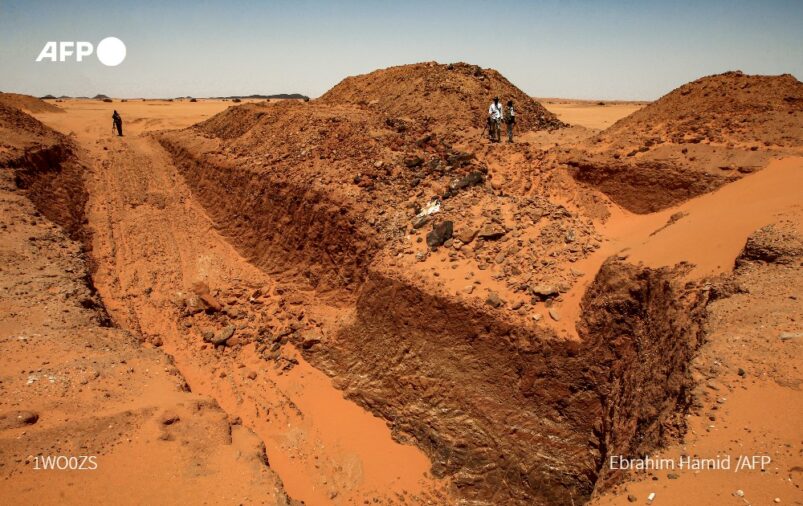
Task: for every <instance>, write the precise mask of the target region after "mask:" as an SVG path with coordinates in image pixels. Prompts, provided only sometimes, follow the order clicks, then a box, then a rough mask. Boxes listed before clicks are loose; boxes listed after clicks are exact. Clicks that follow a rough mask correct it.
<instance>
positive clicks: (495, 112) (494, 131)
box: [488, 97, 502, 142]
mask: <svg viewBox="0 0 803 506" xmlns="http://www.w3.org/2000/svg"><path fill="white" fill-rule="evenodd" d="M501 122H502V104H500V103H499V97H494V101H493V102H491V107H489V108H488V136H489V138H490V140H491V142H499V140H500V137H501V135H502V131H501V127H500V123H501Z"/></svg>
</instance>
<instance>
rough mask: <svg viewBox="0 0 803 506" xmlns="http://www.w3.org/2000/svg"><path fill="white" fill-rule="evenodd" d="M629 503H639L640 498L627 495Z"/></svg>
mask: <svg viewBox="0 0 803 506" xmlns="http://www.w3.org/2000/svg"><path fill="white" fill-rule="evenodd" d="M627 501H628V502H636V501H638V497H636V496H634V495H633V494H627Z"/></svg>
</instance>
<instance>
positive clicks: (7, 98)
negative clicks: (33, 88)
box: [0, 93, 64, 114]
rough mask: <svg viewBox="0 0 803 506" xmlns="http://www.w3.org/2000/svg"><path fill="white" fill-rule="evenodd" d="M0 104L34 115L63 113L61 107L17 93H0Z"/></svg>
mask: <svg viewBox="0 0 803 506" xmlns="http://www.w3.org/2000/svg"><path fill="white" fill-rule="evenodd" d="M0 104H2V105H6V106H9V107H16V108H17V109H24V110H26V111H28V112H31V113H34V114H36V113H40V112H64V109H62V108H61V107H58V106H56V105H53V104H49V103H47V102H45V101H44V100H41V99H39V98H36V97H32V96H30V95H21V94H19V93H0Z"/></svg>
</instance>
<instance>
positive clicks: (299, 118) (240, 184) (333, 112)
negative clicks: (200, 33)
mask: <svg viewBox="0 0 803 506" xmlns="http://www.w3.org/2000/svg"><path fill="white" fill-rule="evenodd" d="M471 68H472V67H469V66H452V68H451V69H449V68H448V66H438V65H436V64H420V65H414V66H408V67H400V68H396V69H389V70H387V71H378V72H377V73H376V74H375V75H377V76H380V77H381V78H382V79H390V78H391V77H392V80H395V79H399V81H400V82H401V86H402V87H401V88H393V87H392V86H390V84H382V83H377V84H375V86H376V89H377V90H379V89H383V92H384V93H389V96H390V97H392V98H393V99H392V100H391V99H388V101H387V102H386V103H384V105H382V104H381V103H380V102H375V103H374V104H373V105H371V104H370V102H366V103H360V102H359V101H352V99H351V98H349V99H348V100H347V99H346V98H338V97H346V96H348V95H349V93H352V92H354V90H356V89H360V90H362V89H364V86H363V85H362V84H360V85H359V86H358V85H357V84H359V83H360V82H361V81H362V80H364V79H370V78H369V77H367V76H362V77H358V78H353V80H346V81H345V82H344V83H342V84H341V85H338V87H336V88H335V89H334V90H333V91H332V92H330V94H327V95H325V96H324V97H322V98H321V99H318V100H313V101H310V102H308V103H304V102H279V103H256V104H244V105H241V106H236V107H230V108H228V109H227V110H226V111H224V112H222V113H220V114H218V115H216V116H214V117H212V118H209V119H207V120H205V121H203V122H201V123H198V124H196V125H194V126H192V127H189V128H186V129H183V130H174V131H163V132H158V133H156V134H154V136H155V137H156V139H157V140H158V141H159V142H160V143H161V145H162V146H163V147H164V148H165V149H166V150H167V152H168V153H169V154H170V155H171V156H172V159H173V162H174V163H175V165H176V166H177V168H178V170H179V171H180V172H181V174H182V175H183V176H184V179H185V181H186V182H187V184H188V185H189V187H190V188H191V189H192V192H193V194H194V195H196V196H197V197H198V200H199V201H200V202H201V203H202V205H203V206H204V208H205V210H206V212H207V213H208V215H209V217H210V218H212V220H214V222H215V224H216V226H217V227H219V230H220V231H221V232H222V233H223V234H225V236H226V237H227V239H228V240H230V241H231V243H232V244H233V245H234V246H235V247H236V248H237V250H238V252H239V253H240V254H241V255H243V256H244V257H245V258H247V259H248V260H249V261H250V262H251V263H253V264H254V265H256V266H258V267H259V268H261V269H263V270H264V271H266V272H270V273H280V274H281V276H282V277H283V278H284V279H286V280H288V281H290V282H292V283H293V284H294V285H298V286H305V287H308V288H309V291H310V292H311V293H315V297H316V300H318V301H320V303H321V304H327V305H328V304H331V306H328V307H323V308H318V309H317V310H316V312H315V313H313V311H312V309H310V312H309V313H306V312H304V313H294V316H293V317H292V320H291V321H285V322H284V323H282V324H281V325H280V326H279V327H278V328H276V329H274V330H275V332H276V333H275V336H278V337H273V338H272V339H277V338H278V340H279V342H281V339H282V337H283V336H286V337H287V336H289V337H287V339H289V340H291V341H293V342H296V343H299V345H300V346H301V349H302V350H303V351H302V353H303V354H304V356H305V358H307V359H308V360H309V361H311V362H312V363H313V365H315V366H317V367H319V368H320V369H322V370H324V371H326V372H327V373H328V374H330V375H331V376H334V377H336V378H337V382H338V383H337V384H338V388H342V389H343V390H344V392H345V393H346V396H347V397H348V398H350V399H352V400H355V401H356V402H358V403H359V404H361V405H362V406H363V407H366V408H367V409H370V410H371V411H372V412H373V413H375V414H377V415H379V416H382V417H384V418H385V419H386V420H387V421H388V423H389V424H390V425H391V427H392V430H393V431H394V433H395V434H398V435H399V437H400V438H402V439H405V440H408V441H412V442H415V443H416V444H417V445H418V446H419V447H420V448H421V449H422V450H424V451H425V452H426V453H427V454H428V455H429V456H430V458H431V459H432V461H433V468H432V472H433V475H434V476H436V477H449V479H450V480H452V481H453V482H454V483H455V485H456V487H457V489H458V490H459V493H460V495H461V496H462V497H464V498H467V499H471V500H476V501H477V504H502V503H504V504H570V503H571V502H572V501H575V500H578V499H582V500H585V499H587V498H588V497H589V496H590V495H591V493H592V492H593V490H594V489H595V487H596V486H598V485H599V486H606V484H607V483H608V482H609V481H610V482H612V481H614V480H615V477H608V476H606V473H605V471H604V470H603V469H602V463H603V462H604V461H605V457H606V455H607V453H606V452H611V451H616V450H618V449H623V451H624V450H625V449H626V450H627V451H628V452H629V451H631V450H632V451H633V452H637V451H641V450H643V449H646V448H648V447H654V446H655V445H657V444H659V443H660V441H661V440H662V438H663V434H664V432H662V430H661V429H660V427H662V426H663V424H665V423H666V424H670V422H671V421H670V420H669V414H671V413H674V412H676V411H683V410H684V409H685V406H686V404H687V402H686V399H685V398H684V392H685V391H686V389H685V387H683V388H681V386H683V385H685V384H686V383H687V381H688V371H687V370H686V368H685V364H686V362H687V357H688V355H689V353H691V352H692V350H693V349H694V348H695V347H696V346H697V345H698V342H699V336H698V329H697V327H696V319H697V316H698V315H697V310H698V309H699V308H700V307H701V304H703V303H704V301H701V300H698V298H697V297H696V295H695V293H696V289H689V290H686V289H685V288H683V285H682V284H678V283H676V282H675V280H676V279H678V278H679V277H680V276H681V272H680V271H679V270H677V271H676V270H672V269H668V270H666V269H665V270H656V271H652V270H649V269H642V268H640V267H634V266H628V265H625V264H624V263H622V262H612V263H609V264H607V265H608V266H607V267H606V270H605V272H604V275H601V276H596V275H594V274H586V273H584V272H583V271H582V270H580V269H579V266H580V265H583V264H584V263H585V261H590V259H591V257H592V256H595V257H596V256H597V255H596V252H597V251H598V250H600V249H602V248H603V237H602V236H601V235H600V233H599V231H598V229H597V227H596V223H595V219H594V216H596V215H593V216H592V214H591V212H590V211H589V209H590V208H591V207H592V206H591V205H590V204H588V203H587V200H584V199H583V198H580V197H578V198H576V199H575V198H574V197H573V196H572V192H573V191H574V190H575V189H576V188H577V186H578V185H577V183H576V182H575V181H574V180H572V179H571V178H570V177H568V176H567V175H565V174H560V173H562V172H563V171H558V170H553V169H556V167H554V166H551V165H548V164H546V163H544V162H545V160H544V158H545V156H546V152H544V151H542V150H541V149H540V148H537V147H535V146H533V145H531V144H530V143H528V142H517V143H514V144H512V145H507V144H501V145H498V144H494V145H491V144H489V143H487V142H486V141H483V140H481V139H479V138H478V137H479V136H477V135H476V133H477V130H478V129H477V124H476V122H475V120H476V119H477V118H479V120H480V121H482V118H484V116H485V108H486V107H487V103H486V100H487V95H489V94H490V95H493V94H495V93H496V91H495V90H492V91H488V90H485V91H482V90H484V87H483V84H482V83H483V82H484V81H488V80H490V78H489V77H487V76H486V77H484V78H483V79H479V77H476V76H474V74H473V71H471V72H468V70H470V69H471ZM398 69H401V70H398ZM421 70H427V71H426V72H419V71H421ZM399 72H400V73H399ZM409 72H412V73H413V74H415V73H416V72H419V73H420V75H421V76H422V79H423V80H422V81H421V83H420V85H419V86H410V87H409V88H408V87H407V86H408V83H407V81H410V80H412V78H411V77H410V76H408V77H407V79H402V77H403V76H405V75H407V73H409ZM397 73H399V74H397ZM387 75H390V76H391V77H387ZM480 75H483V76H485V74H480ZM488 75H490V74H488ZM369 76H370V75H369ZM427 76H430V77H427ZM431 76H446V77H448V78H449V79H453V80H454V83H458V84H459V83H461V82H464V81H468V82H472V83H473V85H476V86H478V87H479V88H478V89H479V90H480V91H478V92H476V97H478V98H477V102H478V103H477V105H476V110H475V109H471V108H470V107H469V106H467V105H466V104H467V103H469V102H470V101H469V100H468V99H466V98H465V97H468V96H469V94H466V92H465V91H462V92H461V91H460V89H461V88H459V87H458V88H455V89H453V92H452V93H446V92H444V90H443V89H440V88H437V91H432V92H430V94H429V95H424V94H425V93H427V91H426V90H427V86H432V84H431V83H430V84H429V85H426V84H425V83H427V82H429V81H428V79H430V78H431ZM454 76H457V77H454ZM433 79H434V78H433ZM499 79H500V82H501V79H502V78H501V77H499ZM472 80H476V82H473V81H472ZM433 82H437V80H435V81H433ZM505 82H506V81H505ZM372 86H374V85H372ZM455 86H456V85H455ZM511 88H512V86H511ZM394 89H398V90H399V91H398V92H394V91H393V90H394ZM349 90H352V91H349ZM347 92H348V93H347ZM378 92H379V91H377V93H378ZM354 93H356V92H354ZM394 93H398V97H397V96H395V95H394ZM461 93H462V94H461ZM359 95H365V98H366V99H370V94H366V92H364V91H360V92H359ZM416 95H418V96H420V97H421V98H417V97H416ZM499 95H500V98H502V100H505V96H504V94H503V93H502V92H499ZM404 97H406V98H404ZM480 97H485V98H482V100H481V101H480ZM355 100H356V94H355ZM514 100H517V99H515V98H514ZM427 101H429V102H431V107H428V108H427V107H424V106H425V105H426V104H427ZM418 104H420V105H421V106H422V107H420V108H419V107H417V105H418ZM532 104H534V106H538V104H537V103H535V102H532ZM532 104H531V105H532ZM538 107H540V106H538ZM405 108H406V109H405ZM520 110H521V107H520ZM405 111H406V112H405ZM423 112H427V113H428V114H430V116H424V115H423V114H421V113H423ZM450 122H451V123H450ZM461 122H462V123H461ZM480 124H481V123H480ZM444 125H446V126H448V125H452V126H453V127H454V128H451V129H450V128H445V127H444ZM466 131H468V132H470V133H471V134H472V135H466ZM501 157H504V158H506V159H508V160H507V161H505V162H502V161H500V158H501ZM508 162H510V163H512V164H513V165H515V166H516V167H517V168H516V169H514V168H512V167H511V166H510V165H509V164H508ZM517 171H520V172H521V173H522V174H523V175H522V177H521V178H520V179H519V178H518V176H515V175H516V174H518V172H517ZM542 171H543V172H542ZM511 176H515V177H511ZM578 193H579V192H578ZM583 193H585V194H589V193H593V194H596V193H597V192H587V191H585V192H583ZM585 198H586V199H587V198H588V195H585ZM600 200H602V198H600ZM600 205H602V204H600ZM603 252H604V250H603ZM586 265H588V264H586ZM589 283H592V284H594V286H595V289H594V291H593V292H592V295H590V296H588V298H587V299H585V300H584V302H583V304H582V305H581V303H580V302H579V301H578V302H577V304H578V306H582V307H577V308H576V311H581V310H582V311H583V314H584V316H583V318H584V319H585V327H584V329H583V330H582V331H580V332H579V335H578V336H573V335H571V334H569V331H568V330H567V329H568V327H569V326H571V328H572V329H574V321H575V320H576V318H578V316H579V315H576V314H574V313H573V312H572V311H575V309H573V306H571V304H570V303H569V297H570V294H572V293H577V292H572V290H573V287H575V286H577V287H582V286H588V284H589ZM578 290H579V288H578ZM659 292H660V293H659ZM647 294H651V295H650V297H647ZM293 305H295V304H290V306H293ZM294 311H295V310H294ZM197 314H200V313H197ZM333 314H337V315H338V317H337V318H334V317H332V316H331V315H333ZM681 314H682V315H692V316H694V319H695V321H693V322H690V323H689V325H688V332H685V330H684V335H683V336H678V335H677V333H673V332H672V331H671V330H672V329H671V324H670V323H669V322H672V321H675V320H676V316H675V315H681ZM631 315H649V316H647V317H645V318H641V316H633V317H630V316H631ZM665 315H666V316H667V319H666V320H664V319H663V318H664V316H665ZM340 316H343V317H342V318H341V317H340ZM626 316H627V317H628V318H625V317H626ZM679 317H680V316H677V318H679ZM187 318H188V320H187V321H188V322H189V319H190V318H195V317H193V316H187ZM200 318H204V317H203V316H201V317H200ZM313 320H314V321H313ZM609 321H617V322H618V321H627V322H633V321H635V322H636V323H635V324H633V325H630V323H627V324H622V325H621V326H617V327H616V333H615V334H616V335H612V334H609V333H603V332H601V330H600V329H604V328H606V327H608V326H609V325H608V322H609ZM564 322H568V325H567V327H563V326H562V325H564ZM189 323H191V327H192V328H199V325H198V323H197V319H196V320H195V321H194V322H189ZM319 324H320V325H319ZM182 325H183V323H182ZM187 328H189V327H187ZM271 332H273V330H272V331H271ZM253 335H254V336H258V335H259V334H257V333H256V332H254V334H253ZM623 336H628V337H623ZM195 337H196V338H197V339H201V338H202V336H199V335H196V336H195ZM631 338H632V341H630V343H632V346H631V344H628V343H626V341H629V340H631ZM254 339H256V338H254ZM670 341H672V342H673V343H676V344H677V346H672V347H671V348H672V351H671V352H668V353H666V354H664V353H658V352H657V351H655V350H659V349H661V350H663V349H669V348H670V346H668V344H667V343H668V342H670ZM305 343H306V344H305ZM261 344H265V343H261ZM614 348H618V349H616V350H614ZM259 349H260V350H261V351H260V353H261V354H262V357H263V359H265V360H275V355H271V353H272V352H271V351H270V348H267V347H266V345H263V346H261V348H259ZM274 351H275V350H274ZM670 355H671V357H670ZM271 357H273V358H271ZM656 358H660V362H661V364H664V365H665V368H664V369H663V370H661V371H660V373H658V368H659V366H658V364H657V363H656V362H655V360H656ZM589 364H594V366H593V367H592V368H589ZM664 365H662V366H660V367H664ZM656 377H658V379H657V380H655V381H656V383H655V385H663V384H666V383H667V382H669V383H672V384H673V385H678V387H679V388H677V389H675V390H670V389H663V388H658V387H657V386H655V385H654V387H655V388H653V387H650V392H649V394H647V393H646V392H647V390H648V389H647V388H646V387H644V384H645V383H649V382H651V381H653V380H654V379H655V378H656ZM612 378H613V379H612ZM648 378H649V379H648ZM611 384H616V385H618V386H617V387H616V388H618V389H619V390H617V391H616V393H611V391H608V392H607V393H604V394H603V390H604V389H606V388H608V387H610V386H611ZM589 385H599V386H600V390H598V391H597V390H594V389H592V388H591V387H590V386H589ZM637 385H640V386H638V387H637ZM594 388H596V387H594ZM636 388H642V391H643V392H645V394H644V395H642V396H636V395H633V392H635V391H636V390H635V389H636ZM603 398H604V399H605V401H604V402H605V405H602V403H600V399H603ZM636 399H638V400H636ZM610 413H622V414H623V415H622V416H621V418H617V419H612V418H611V417H610V416H608V415H609V414H610ZM617 416H618V415H617ZM635 420H639V423H638V425H636V424H635ZM671 425H673V426H674V425H675V424H674V422H671ZM511 426H515V427H517V432H516V436H512V435H511V434H512V433H511V431H510V427H511ZM678 430H680V429H678ZM521 434H525V436H521ZM589 441H591V442H589ZM535 454H538V455H539V458H538V459H537V461H535V462H534V460H533V455H535ZM569 455H571V456H578V455H582V457H579V458H574V457H572V458H567V456H569ZM487 498H491V500H492V502H490V500H489V502H483V501H484V500H485V499H487Z"/></svg>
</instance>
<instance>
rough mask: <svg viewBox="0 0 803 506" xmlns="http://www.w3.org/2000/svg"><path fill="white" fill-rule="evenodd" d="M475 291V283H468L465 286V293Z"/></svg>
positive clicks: (469, 293)
mask: <svg viewBox="0 0 803 506" xmlns="http://www.w3.org/2000/svg"><path fill="white" fill-rule="evenodd" d="M473 292H474V285H468V286H466V287H464V288H463V293H466V294H468V295H471V294H472V293H473Z"/></svg>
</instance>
